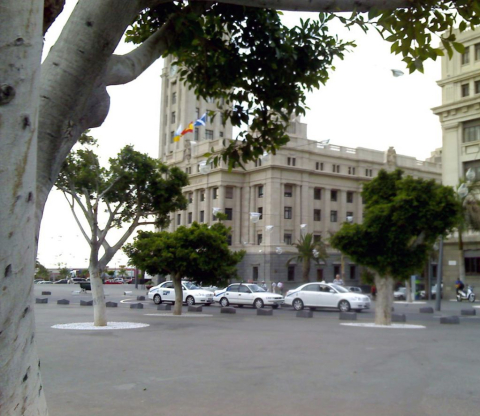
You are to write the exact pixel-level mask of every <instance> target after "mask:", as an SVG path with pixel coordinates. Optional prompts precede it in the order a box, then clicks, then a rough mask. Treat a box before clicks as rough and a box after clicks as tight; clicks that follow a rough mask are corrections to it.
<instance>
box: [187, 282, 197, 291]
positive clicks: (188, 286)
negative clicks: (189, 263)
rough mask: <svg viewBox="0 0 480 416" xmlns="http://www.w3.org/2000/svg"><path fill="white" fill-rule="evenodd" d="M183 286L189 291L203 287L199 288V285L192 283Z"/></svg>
mask: <svg viewBox="0 0 480 416" xmlns="http://www.w3.org/2000/svg"><path fill="white" fill-rule="evenodd" d="M183 285H184V286H185V287H186V288H187V289H188V290H197V289H201V287H198V286H197V285H194V284H193V283H192V282H183Z"/></svg>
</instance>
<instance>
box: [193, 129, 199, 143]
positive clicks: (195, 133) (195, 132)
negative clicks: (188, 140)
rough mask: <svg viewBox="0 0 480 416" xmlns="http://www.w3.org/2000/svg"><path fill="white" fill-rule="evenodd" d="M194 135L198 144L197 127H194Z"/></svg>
mask: <svg viewBox="0 0 480 416" xmlns="http://www.w3.org/2000/svg"><path fill="white" fill-rule="evenodd" d="M194 135H195V141H196V142H198V138H199V133H198V127H195V131H194Z"/></svg>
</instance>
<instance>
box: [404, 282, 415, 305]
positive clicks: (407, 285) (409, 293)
mask: <svg viewBox="0 0 480 416" xmlns="http://www.w3.org/2000/svg"><path fill="white" fill-rule="evenodd" d="M405 292H406V299H405V300H406V301H407V302H412V301H413V299H412V285H411V283H410V279H407V280H405Z"/></svg>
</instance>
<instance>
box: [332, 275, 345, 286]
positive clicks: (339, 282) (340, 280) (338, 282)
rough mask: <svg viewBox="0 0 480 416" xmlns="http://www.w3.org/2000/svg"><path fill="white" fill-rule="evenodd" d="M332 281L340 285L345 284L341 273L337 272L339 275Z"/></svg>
mask: <svg viewBox="0 0 480 416" xmlns="http://www.w3.org/2000/svg"><path fill="white" fill-rule="evenodd" d="M332 283H333V284H334V285H340V286H343V285H344V283H343V280H342V278H341V277H340V275H339V274H337V275H336V276H335V279H334V280H333V282H332Z"/></svg>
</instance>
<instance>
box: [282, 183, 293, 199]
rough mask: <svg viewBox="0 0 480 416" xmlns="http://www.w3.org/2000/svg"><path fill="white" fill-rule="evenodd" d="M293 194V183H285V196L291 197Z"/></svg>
mask: <svg viewBox="0 0 480 416" xmlns="http://www.w3.org/2000/svg"><path fill="white" fill-rule="evenodd" d="M292 194H293V186H292V185H285V188H284V191H283V196H286V197H287V198H291V197H292Z"/></svg>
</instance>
